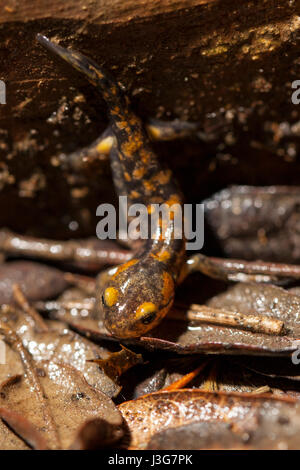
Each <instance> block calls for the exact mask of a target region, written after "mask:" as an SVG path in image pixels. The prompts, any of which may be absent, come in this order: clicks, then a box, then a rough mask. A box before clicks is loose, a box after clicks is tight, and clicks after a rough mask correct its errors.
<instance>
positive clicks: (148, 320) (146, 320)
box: [141, 312, 156, 325]
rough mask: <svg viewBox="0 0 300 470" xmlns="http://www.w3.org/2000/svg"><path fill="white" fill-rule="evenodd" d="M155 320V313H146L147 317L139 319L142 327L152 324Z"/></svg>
mask: <svg viewBox="0 0 300 470" xmlns="http://www.w3.org/2000/svg"><path fill="white" fill-rule="evenodd" d="M155 318H156V312H152V313H147V315H145V316H144V317H142V318H141V322H142V323H143V324H144V325H149V323H152V322H153V320H154V319H155Z"/></svg>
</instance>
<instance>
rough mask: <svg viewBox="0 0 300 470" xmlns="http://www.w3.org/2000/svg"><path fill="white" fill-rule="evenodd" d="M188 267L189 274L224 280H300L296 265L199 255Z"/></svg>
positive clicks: (190, 260)
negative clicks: (195, 273)
mask: <svg viewBox="0 0 300 470" xmlns="http://www.w3.org/2000/svg"><path fill="white" fill-rule="evenodd" d="M187 265H188V273H190V272H194V271H201V272H203V273H204V274H207V275H208V276H210V277H213V278H216V279H222V280H238V281H242V282H245V281H247V282H248V281H249V280H254V281H256V282H270V281H276V280H277V278H284V279H288V278H293V279H300V266H299V265H296V264H284V263H270V262H267V261H245V260H239V259H229V258H228V259H226V258H214V257H208V256H205V255H202V254H200V253H198V254H196V255H194V256H192V257H191V258H190V259H189V260H188V261H187ZM257 276H258V277H257Z"/></svg>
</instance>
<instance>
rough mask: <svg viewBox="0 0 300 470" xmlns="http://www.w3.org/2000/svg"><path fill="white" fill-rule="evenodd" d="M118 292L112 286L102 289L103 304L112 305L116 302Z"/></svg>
mask: <svg viewBox="0 0 300 470" xmlns="http://www.w3.org/2000/svg"><path fill="white" fill-rule="evenodd" d="M118 297H119V292H118V290H117V289H115V288H114V287H107V288H106V289H105V291H104V301H105V305H107V306H108V307H112V306H113V305H115V304H116V303H117V300H118Z"/></svg>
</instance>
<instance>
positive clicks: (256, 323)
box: [171, 304, 284, 335]
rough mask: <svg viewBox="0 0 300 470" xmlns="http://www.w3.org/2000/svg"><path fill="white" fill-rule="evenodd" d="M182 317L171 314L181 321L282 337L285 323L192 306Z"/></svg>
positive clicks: (273, 319) (258, 316) (261, 317)
mask: <svg viewBox="0 0 300 470" xmlns="http://www.w3.org/2000/svg"><path fill="white" fill-rule="evenodd" d="M184 313H185V314H184V315H182V314H181V313H179V312H176V310H175V311H173V312H171V316H172V317H173V318H176V319H180V320H190V321H197V322H201V323H212V324H214V325H224V326H233V327H236V328H241V329H246V330H250V331H253V332H255V333H265V334H268V335H280V334H282V333H283V330H284V323H283V321H281V320H277V319H276V318H271V317H267V316H265V315H253V314H245V313H241V312H230V311H227V310H223V309H219V308H211V307H207V306H206V305H198V304H192V305H190V306H189V307H188V309H187V310H185V312H184Z"/></svg>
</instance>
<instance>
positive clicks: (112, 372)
mask: <svg viewBox="0 0 300 470" xmlns="http://www.w3.org/2000/svg"><path fill="white" fill-rule="evenodd" d="M121 348H122V349H121V350H120V351H117V352H114V353H112V354H110V356H109V357H108V358H107V359H89V361H88V362H93V363H95V364H97V365H98V366H99V367H100V368H101V369H102V370H103V371H104V373H105V375H107V376H108V377H110V378H111V379H112V380H114V381H117V380H118V379H119V377H120V376H121V375H122V374H124V373H125V372H126V371H127V370H128V369H130V368H131V367H133V366H135V365H137V364H141V363H142V362H143V357H142V355H141V354H136V353H134V352H133V351H130V349H128V348H125V346H122V344H121Z"/></svg>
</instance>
